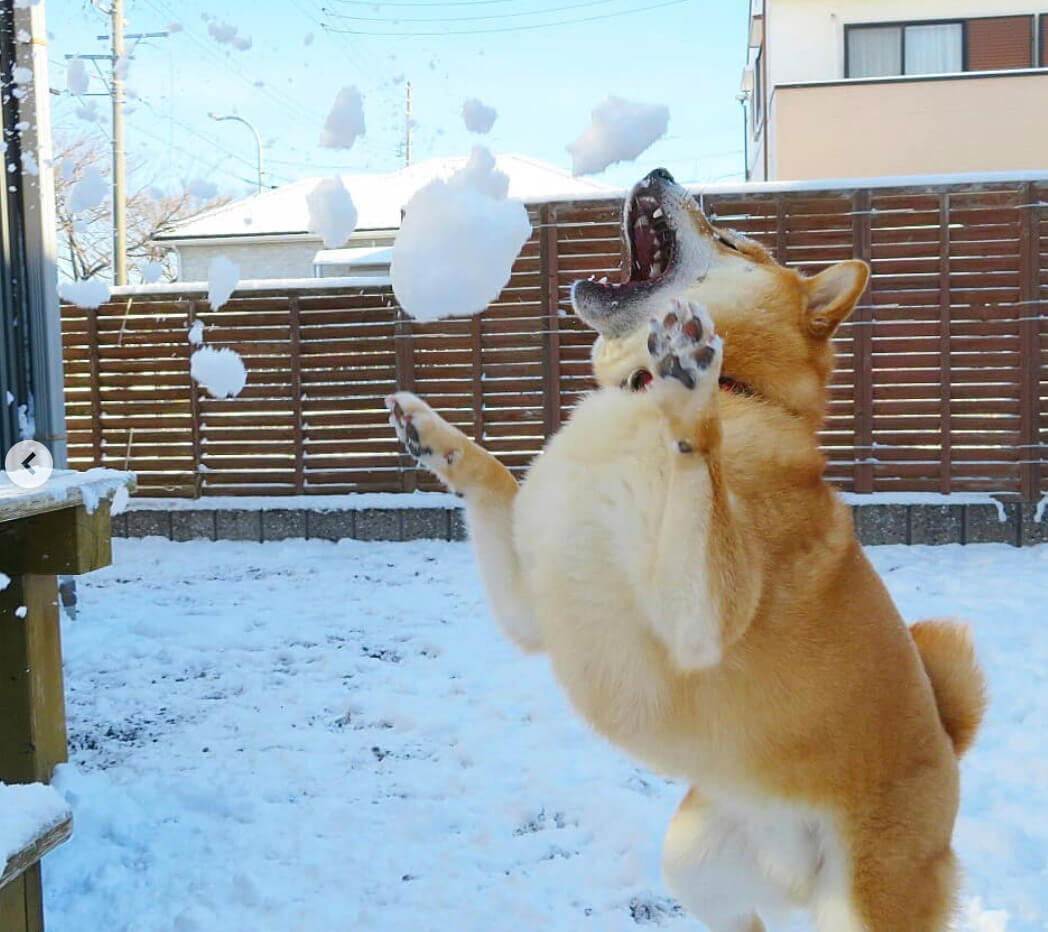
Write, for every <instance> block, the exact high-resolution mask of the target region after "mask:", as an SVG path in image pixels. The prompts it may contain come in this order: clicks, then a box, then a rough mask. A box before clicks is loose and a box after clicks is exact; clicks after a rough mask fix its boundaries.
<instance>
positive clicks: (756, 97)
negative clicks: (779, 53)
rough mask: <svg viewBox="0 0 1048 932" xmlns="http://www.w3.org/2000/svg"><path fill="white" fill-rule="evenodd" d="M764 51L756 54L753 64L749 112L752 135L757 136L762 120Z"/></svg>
mask: <svg viewBox="0 0 1048 932" xmlns="http://www.w3.org/2000/svg"><path fill="white" fill-rule="evenodd" d="M763 71H764V49H763V48H762V49H761V50H760V51H759V52H758V53H757V60H756V61H755V62H754V63H753V104H752V106H751V108H750V112H751V113H752V114H753V134H754V135H757V130H758V129H760V126H761V123H762V122H763V120H764V73H763Z"/></svg>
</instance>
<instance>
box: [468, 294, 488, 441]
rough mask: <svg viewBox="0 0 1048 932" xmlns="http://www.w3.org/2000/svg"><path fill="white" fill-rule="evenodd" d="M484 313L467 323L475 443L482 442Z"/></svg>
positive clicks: (474, 316) (473, 317)
mask: <svg viewBox="0 0 1048 932" xmlns="http://www.w3.org/2000/svg"><path fill="white" fill-rule="evenodd" d="M486 313H487V311H484V312H482V313H481V314H474V315H473V316H472V317H471V318H470V324H469V335H470V347H471V351H472V365H473V439H474V440H475V441H476V442H477V443H483V442H484V354H483V348H484V344H483V335H484V331H483V328H482V327H481V323H480V318H481V317H482V316H483V314H486Z"/></svg>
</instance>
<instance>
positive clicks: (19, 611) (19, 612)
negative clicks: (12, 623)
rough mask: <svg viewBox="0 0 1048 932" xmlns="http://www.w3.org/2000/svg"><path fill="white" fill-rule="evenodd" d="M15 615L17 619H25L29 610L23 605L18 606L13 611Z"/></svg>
mask: <svg viewBox="0 0 1048 932" xmlns="http://www.w3.org/2000/svg"><path fill="white" fill-rule="evenodd" d="M15 614H16V615H17V616H18V617H19V618H25V616H26V615H28V614H29V609H28V608H26V607H25V606H24V605H19V606H18V608H16V609H15Z"/></svg>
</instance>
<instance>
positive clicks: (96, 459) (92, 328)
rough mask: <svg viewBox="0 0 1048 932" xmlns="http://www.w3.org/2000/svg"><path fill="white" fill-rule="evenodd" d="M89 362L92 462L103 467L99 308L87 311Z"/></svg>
mask: <svg viewBox="0 0 1048 932" xmlns="http://www.w3.org/2000/svg"><path fill="white" fill-rule="evenodd" d="M87 360H88V367H89V371H90V373H91V461H92V464H93V465H95V466H101V465H102V386H101V381H100V378H99V371H98V370H99V364H98V308H90V309H89V310H88V311H87Z"/></svg>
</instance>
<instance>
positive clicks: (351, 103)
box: [319, 87, 364, 149]
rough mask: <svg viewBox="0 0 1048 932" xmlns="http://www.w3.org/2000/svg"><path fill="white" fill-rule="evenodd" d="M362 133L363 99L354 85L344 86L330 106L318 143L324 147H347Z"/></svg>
mask: <svg viewBox="0 0 1048 932" xmlns="http://www.w3.org/2000/svg"><path fill="white" fill-rule="evenodd" d="M363 135H364V100H363V98H362V97H361V96H360V91H358V90H357V89H356V88H355V87H344V88H342V90H340V91H339V92H338V96H336V97H335V102H334V104H332V106H331V112H330V113H329V114H328V117H327V120H326V121H325V122H324V131H323V132H322V133H321V134H320V141H319V144H320V145H321V146H322V147H323V148H325V149H349V148H351V147H352V145H353V143H355V142H356V141H357V137H358V136H363Z"/></svg>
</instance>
